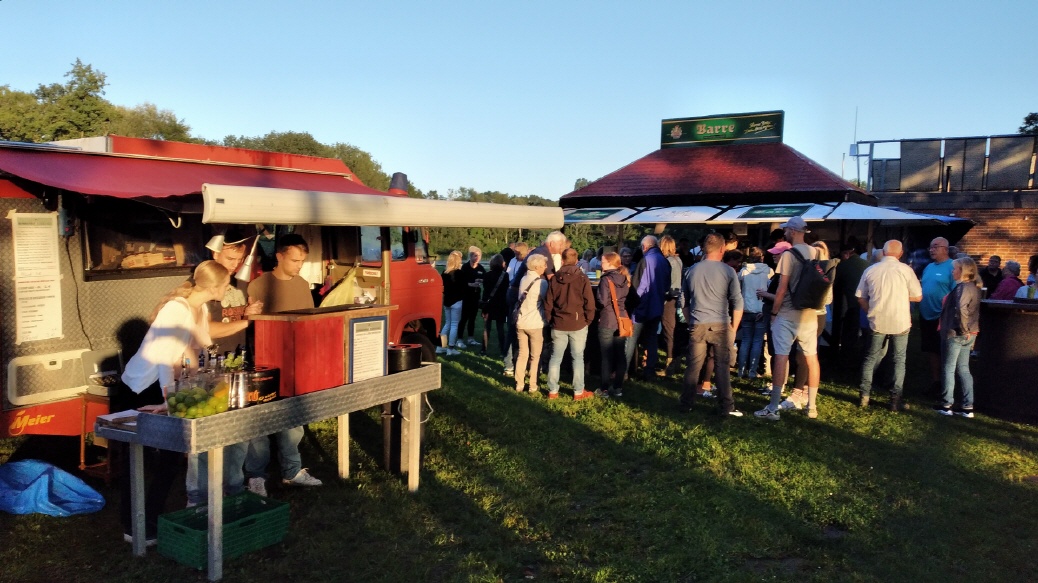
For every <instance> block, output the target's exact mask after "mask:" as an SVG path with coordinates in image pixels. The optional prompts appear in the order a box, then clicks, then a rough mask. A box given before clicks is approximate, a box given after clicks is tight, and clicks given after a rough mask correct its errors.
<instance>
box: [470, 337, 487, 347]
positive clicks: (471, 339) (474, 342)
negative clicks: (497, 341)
mask: <svg viewBox="0 0 1038 583" xmlns="http://www.w3.org/2000/svg"><path fill="white" fill-rule="evenodd" d="M468 343H469V346H483V343H482V342H480V341H479V340H476V339H475V338H469V339H468Z"/></svg>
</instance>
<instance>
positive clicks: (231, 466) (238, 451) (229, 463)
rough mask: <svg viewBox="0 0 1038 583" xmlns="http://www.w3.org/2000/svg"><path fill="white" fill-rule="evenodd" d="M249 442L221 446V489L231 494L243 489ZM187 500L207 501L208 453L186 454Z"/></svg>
mask: <svg viewBox="0 0 1038 583" xmlns="http://www.w3.org/2000/svg"><path fill="white" fill-rule="evenodd" d="M248 450H249V442H247V441H244V442H242V443H235V444H232V445H228V446H225V447H224V448H223V491H224V494H226V495H227V496H233V495H235V494H239V493H241V492H242V491H243V490H245V469H244V464H245V456H246V453H247V452H248ZM186 488H187V501H188V502H190V503H192V504H206V503H208V501H209V455H208V454H207V453H200V454H197V455H192V454H188V456H187V480H186Z"/></svg>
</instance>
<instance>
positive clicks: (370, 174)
mask: <svg viewBox="0 0 1038 583" xmlns="http://www.w3.org/2000/svg"><path fill="white" fill-rule="evenodd" d="M331 149H332V152H333V154H332V157H333V158H338V159H340V160H342V161H343V162H345V163H346V165H347V166H349V168H350V170H352V171H353V173H354V174H356V175H357V178H360V180H361V182H363V183H364V184H365V185H367V186H370V187H371V188H374V189H377V190H389V180H390V176H389V175H388V174H386V173H385V172H383V171H382V166H381V165H380V164H379V163H378V162H376V161H375V160H374V158H372V157H371V154H369V153H367V152H365V151H364V150H361V149H360V148H358V147H356V146H352V145H350V144H343V143H337V144H335V145H333V146H332V147H331ZM412 192H413V187H411V186H409V188H408V196H411V193H412ZM418 198H421V197H418Z"/></svg>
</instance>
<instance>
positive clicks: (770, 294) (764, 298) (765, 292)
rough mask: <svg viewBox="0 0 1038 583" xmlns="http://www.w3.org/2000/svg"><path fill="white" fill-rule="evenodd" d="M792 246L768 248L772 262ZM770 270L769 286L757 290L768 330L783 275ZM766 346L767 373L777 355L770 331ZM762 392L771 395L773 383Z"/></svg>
mask: <svg viewBox="0 0 1038 583" xmlns="http://www.w3.org/2000/svg"><path fill="white" fill-rule="evenodd" d="M791 247H792V245H790V244H789V243H787V242H785V241H778V242H777V243H775V245H774V246H773V247H771V248H770V249H768V258H769V259H770V260H771V261H770V262H771V263H775V262H776V261H777V260H776V259H775V258H776V257H778V256H779V255H782V253H784V252H785V251H787V250H789V249H790V248H791ZM769 270H770V273H771V279H770V280H768V284H767V288H758V289H757V290H756V294H757V297H758V298H760V300H761V309H760V313H761V319H762V320H764V329H765V331H767V329H768V328H769V327H770V326H771V314H772V312H774V311H775V292H777V291H778V286H779V282H780V281H781V279H782V277H781V276H780V275H779V274H777V273H775V271H774V270H773V269H770V268H769ZM764 347H765V349H766V350H765V351H764V354H763V356H764V371H765V374H770V371H771V359H772V358H773V357H774V356H775V338H774V336H773V335H772V334H771V333H770V332H769V333H767V334H765V343H764ZM761 393H762V394H764V395H770V394H771V385H770V384H768V383H765V384H764V388H763V389H762V390H761Z"/></svg>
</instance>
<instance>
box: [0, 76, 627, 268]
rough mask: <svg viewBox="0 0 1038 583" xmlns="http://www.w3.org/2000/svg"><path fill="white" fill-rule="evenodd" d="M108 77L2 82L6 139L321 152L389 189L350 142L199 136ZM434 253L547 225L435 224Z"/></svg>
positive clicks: (573, 230)
mask: <svg viewBox="0 0 1038 583" xmlns="http://www.w3.org/2000/svg"><path fill="white" fill-rule="evenodd" d="M107 86H108V81H107V76H106V75H105V74H104V73H103V72H101V71H98V70H96V69H94V67H93V66H91V65H89V64H84V63H83V62H82V61H81V60H80V59H76V61H75V63H73V64H72V68H71V69H70V70H69V71H68V72H67V73H65V82H63V83H51V84H42V83H41V84H39V85H38V86H37V87H36V89H34V90H32V91H21V90H18V89H13V88H11V87H10V86H9V85H0V140H4V141H13V142H31V143H43V142H51V141H55V140H66V139H75V138H86V137H94V136H106V135H109V134H115V135H120V136H127V137H133V138H148V139H154V140H170V141H177V142H188V143H196V144H206V145H213V146H228V147H234V148H248V149H253V150H263V151H269V152H285V153H289V154H303V155H308V156H319V157H323V158H338V159H340V160H342V161H343V162H344V163H345V164H346V166H348V167H349V168H350V170H352V171H353V173H354V174H356V175H357V177H358V178H360V180H361V181H362V182H363V183H364V184H366V185H367V186H370V187H372V188H375V189H378V190H383V191H385V190H388V189H389V181H390V176H389V174H387V173H386V172H385V171H383V170H382V166H381V165H380V164H379V163H378V162H377V161H376V160H375V159H374V158H373V157H372V156H371V154H370V153H368V152H366V151H364V150H362V149H360V148H358V147H356V146H354V145H352V144H349V143H347V142H335V143H332V144H325V143H322V142H320V141H318V140H317V139H315V138H314V137H313V136H312V135H311V134H310V133H309V132H300V131H271V132H270V133H268V134H266V135H263V136H243V135H238V136H234V135H229V136H225V137H224V138H223V139H222V140H211V139H206V138H203V137H200V136H196V135H194V134H193V133H192V131H191V126H190V125H188V123H187V122H186V121H185V120H184V119H183V118H180V117H177V115H176V114H175V113H174V112H173V111H171V110H169V109H160V108H159V107H158V106H156V105H155V104H153V103H143V104H140V105H136V106H133V107H128V106H124V105H118V104H114V103H112V102H110V101H109V100H108V99H106V98H105V97H104V95H105V87H107ZM587 183H588V181H587V180H586V179H583V178H581V179H579V180H577V182H576V184H575V186H574V188H580V187H582V186H585V185H587ZM408 196H410V197H412V198H426V199H442V200H460V201H468V202H492V203H497V204H515V205H532V206H557V205H558V203H557V202H556V201H553V200H549V199H546V198H543V197H540V196H537V195H528V196H515V195H511V194H507V193H503V192H498V191H484V192H478V191H476V190H475V189H472V188H466V187H459V188H457V189H450V190H448V191H447V192H446V193H439V192H437V191H435V190H431V191H429V192H423V191H422V190H421V189H420V188H418V187H416V186H415V185H413V184H410V185H409V186H408ZM566 230H567V235H569V236H570V238H571V239H572V240H573V246H574V247H576V248H577V249H582V250H583V249H588V248H598V247H599V246H601V245H604V244H610V243H608V242H609V241H610V240H611V239H610V235H609V234H608V233H607V231H606V229H605V228H604V227H602V226H599V225H571V226H570V227H568V228H567V229H566ZM430 231H431V232H430V247H431V250H432V252H433V253H436V254H439V255H445V254H447V253H449V252H450V251H451V250H453V249H458V250H461V251H463V252H464V251H465V250H466V249H467V248H468V247H469V246H470V245H475V246H477V247H480V248H481V249H483V252H484V255H485V256H486V257H490V256H491V255H492V254H493V253H496V252H497V251H499V250H501V249H503V248H504V247H505V246H507V245H508V243H509V242H515V241H526V242H527V243H529V244H530V245H531V246H536V245H537V244H539V243H540V241H542V240H543V239H544V237H545V236H546V235H547V231H529V230H523V229H489V228H482V227H473V228H469V229H457V228H452V229H448V228H434V229H431V230H430Z"/></svg>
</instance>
